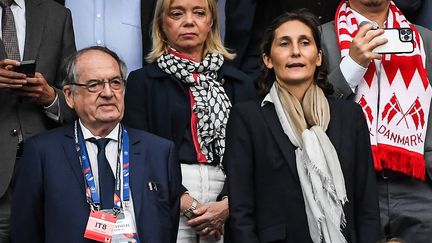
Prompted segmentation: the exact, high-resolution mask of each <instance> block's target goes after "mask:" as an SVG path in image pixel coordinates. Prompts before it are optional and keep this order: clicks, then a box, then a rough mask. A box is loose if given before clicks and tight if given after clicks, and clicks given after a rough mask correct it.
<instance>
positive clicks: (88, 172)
mask: <svg viewBox="0 0 432 243" xmlns="http://www.w3.org/2000/svg"><path fill="white" fill-rule="evenodd" d="M78 128H79V124H78V121H75V125H74V132H75V133H74V135H75V147H76V150H77V153H78V157H79V161H80V164H81V168H82V172H83V174H84V178H85V180H84V181H85V184H86V199H87V202H88V203H89V204H90V207H91V209H92V210H94V209H97V210H99V208H100V197H99V194H98V193H97V191H96V184H95V181H94V177H93V172H92V169H91V165H90V161H89V158H88V153H87V148H86V145H85V140H84V135H83V134H82V131H81V129H78ZM119 139H121V140H120V141H119V143H118V144H119V146H118V153H117V166H116V167H117V168H116V182H115V188H114V208H122V205H121V200H120V188H121V187H120V185H123V201H124V202H128V201H129V136H128V133H127V131H126V129H125V128H124V127H123V126H121V127H120V130H119ZM122 148H123V149H122ZM120 154H122V155H123V168H122V169H121V166H120V165H121V163H120ZM121 171H123V178H122V176H121ZM122 180H123V183H122Z"/></svg>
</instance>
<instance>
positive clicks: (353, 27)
mask: <svg viewBox="0 0 432 243" xmlns="http://www.w3.org/2000/svg"><path fill="white" fill-rule="evenodd" d="M385 27H386V28H400V27H405V28H411V29H412V30H413V32H414V52H412V53H408V54H385V55H383V56H382V60H381V63H380V64H379V66H378V69H377V66H376V63H375V62H371V63H370V64H369V67H368V69H367V71H366V73H365V75H364V76H363V80H362V82H360V84H359V85H358V86H357V92H356V96H355V101H356V102H358V103H359V104H360V105H361V106H362V108H363V112H364V115H365V116H366V120H367V122H368V126H369V131H370V140H371V144H372V153H373V157H374V162H375V169H376V170H378V171H380V170H382V169H390V170H393V171H397V172H401V173H404V174H406V175H409V176H412V177H414V178H417V179H420V180H424V179H425V173H426V163H425V159H424V156H423V153H424V141H425V137H426V129H427V119H428V117H429V106H430V102H431V97H432V91H431V86H430V84H429V80H428V77H427V72H426V68H425V63H426V55H425V50H424V46H423V41H422V39H421V37H420V34H419V33H418V31H417V29H416V28H415V27H414V26H413V25H412V24H411V23H409V22H408V20H407V19H406V18H405V16H404V15H403V14H402V12H401V11H400V10H399V9H398V8H397V7H396V5H395V4H394V3H393V2H392V1H391V2H390V8H389V13H388V17H387V21H386V26H385ZM358 29H359V26H358V23H357V20H356V18H355V15H354V14H353V12H352V10H351V8H350V6H349V3H348V1H342V2H341V3H340V4H339V7H338V10H337V11H336V16H335V30H336V37H337V39H338V43H339V48H340V51H341V56H342V58H344V57H345V56H347V55H348V52H349V47H350V45H351V42H352V40H353V38H354V36H355V35H356V34H357V32H358Z"/></svg>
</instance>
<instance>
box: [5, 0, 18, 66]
mask: <svg viewBox="0 0 432 243" xmlns="http://www.w3.org/2000/svg"><path fill="white" fill-rule="evenodd" d="M12 3H14V0H0V6H1V7H2V9H3V12H2V40H3V45H4V47H5V51H6V54H7V57H8V58H9V59H13V60H17V61H20V60H21V58H20V53H19V48H18V38H17V33H16V28H15V20H14V16H13V13H12V10H11V8H10V6H11V5H12Z"/></svg>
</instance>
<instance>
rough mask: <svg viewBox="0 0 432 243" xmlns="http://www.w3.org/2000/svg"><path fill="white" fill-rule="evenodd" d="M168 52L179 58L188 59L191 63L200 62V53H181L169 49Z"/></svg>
mask: <svg viewBox="0 0 432 243" xmlns="http://www.w3.org/2000/svg"><path fill="white" fill-rule="evenodd" d="M168 52H169V53H170V54H173V55H175V56H178V57H180V58H184V59H188V60H191V61H193V62H201V60H202V52H183V51H178V50H176V49H174V48H169V49H168Z"/></svg>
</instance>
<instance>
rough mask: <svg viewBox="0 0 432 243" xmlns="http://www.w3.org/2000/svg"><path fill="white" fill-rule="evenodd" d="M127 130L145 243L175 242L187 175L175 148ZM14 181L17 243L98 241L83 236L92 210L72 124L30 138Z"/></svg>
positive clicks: (135, 201)
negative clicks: (155, 187)
mask: <svg viewBox="0 0 432 243" xmlns="http://www.w3.org/2000/svg"><path fill="white" fill-rule="evenodd" d="M127 130H128V133H129V140H130V188H131V191H132V198H133V204H134V211H135V218H136V225H137V229H138V235H139V238H140V240H141V242H145V243H147V242H154V243H161V242H175V241H176V237H177V228H178V220H179V210H180V206H179V197H180V186H181V174H180V166H179V163H178V161H177V158H176V155H175V152H174V151H175V149H174V145H173V143H172V142H170V141H168V140H165V139H163V138H160V137H157V136H155V135H152V134H149V133H146V132H143V131H138V130H135V129H129V128H128V129H127ZM14 182H15V183H14V188H13V190H14V192H13V196H14V203H13V206H12V216H11V217H12V219H11V231H12V242H71V243H80V242H92V241H90V240H86V239H84V237H83V235H84V231H85V228H86V224H87V220H88V216H89V211H90V209H89V205H88V204H87V202H86V197H85V188H84V187H85V186H84V177H83V174H82V170H81V166H80V162H79V159H78V156H77V153H76V150H75V145H74V139H73V126H72V125H68V126H64V127H61V128H58V129H55V130H52V131H50V132H47V133H45V134H43V135H39V136H36V137H33V138H31V139H29V140H28V141H27V142H26V143H25V148H24V154H23V157H22V160H21V161H20V162H19V165H18V168H17V174H16V178H15V181H14ZM148 182H154V183H157V185H158V190H157V191H155V190H150V189H149V187H148V186H147V185H148Z"/></svg>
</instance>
